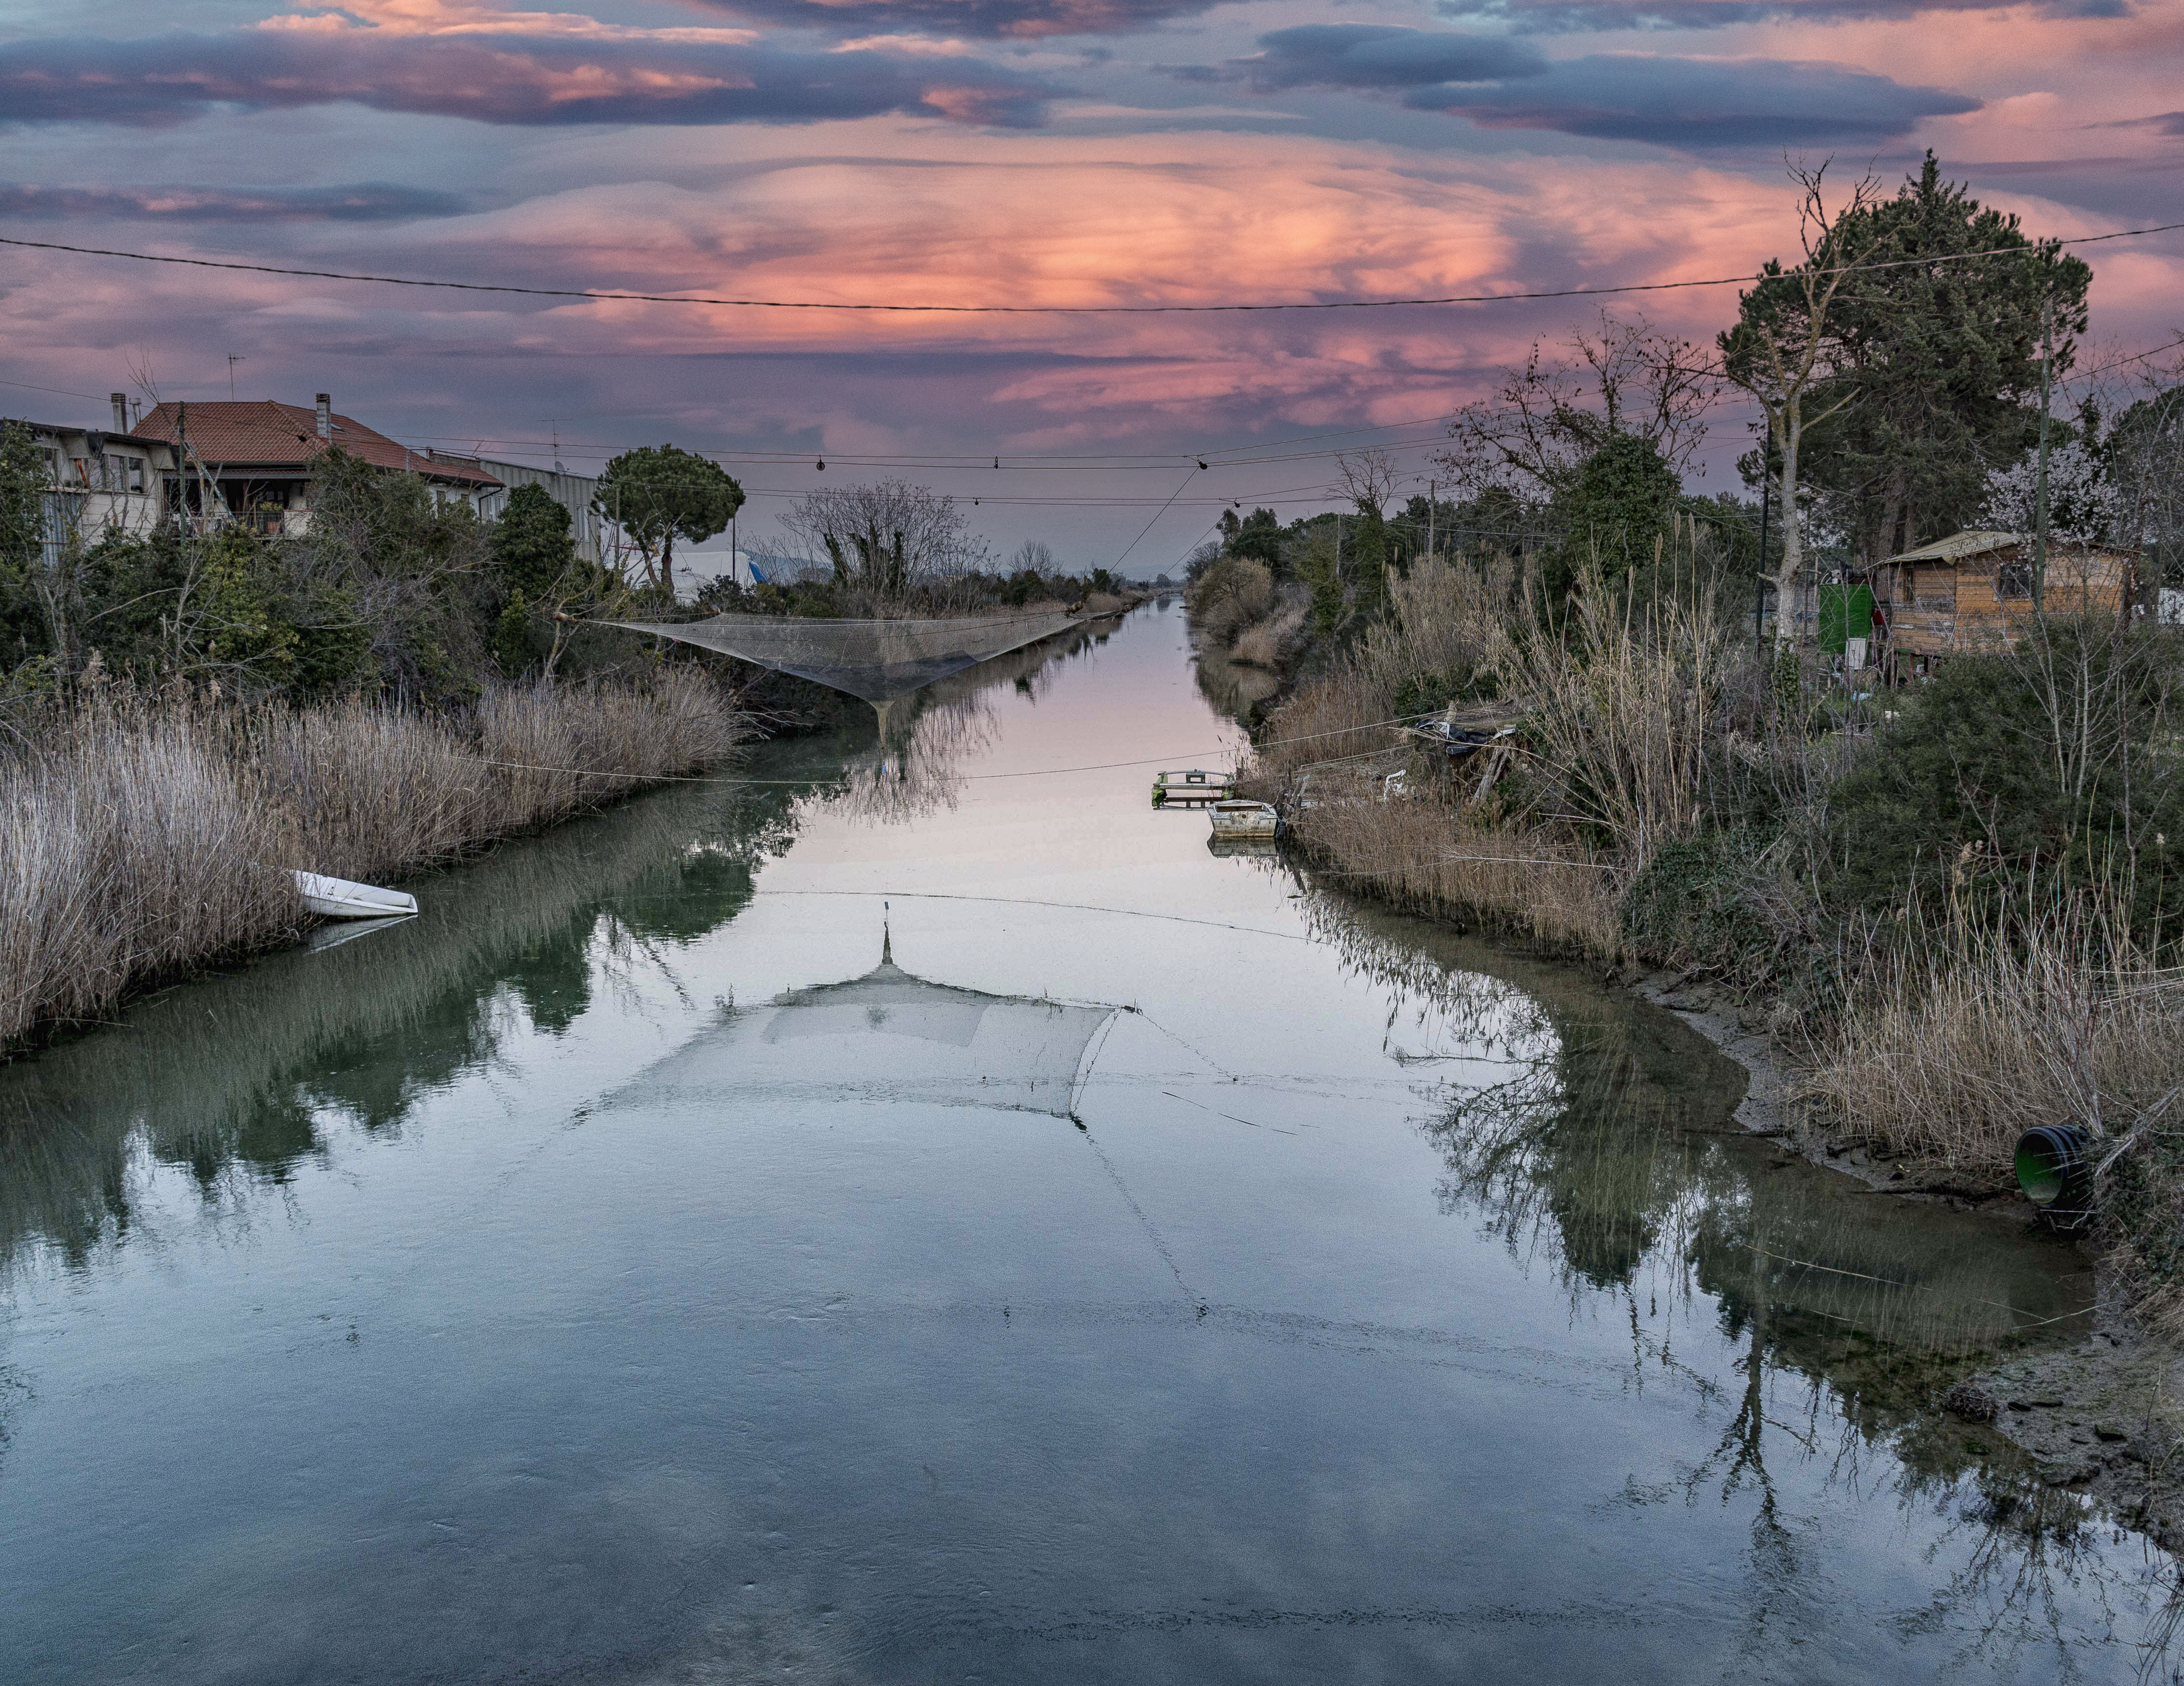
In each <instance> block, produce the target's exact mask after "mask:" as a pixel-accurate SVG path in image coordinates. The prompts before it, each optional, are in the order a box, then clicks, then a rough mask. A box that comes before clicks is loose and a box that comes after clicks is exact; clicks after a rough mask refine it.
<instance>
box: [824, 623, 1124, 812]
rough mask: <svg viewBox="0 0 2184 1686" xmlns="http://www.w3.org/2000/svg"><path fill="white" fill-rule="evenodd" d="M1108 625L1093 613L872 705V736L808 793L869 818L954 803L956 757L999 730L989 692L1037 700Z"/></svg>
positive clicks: (987, 743) (967, 755)
mask: <svg viewBox="0 0 2184 1686" xmlns="http://www.w3.org/2000/svg"><path fill="white" fill-rule="evenodd" d="M1112 627H1113V623H1112V622H1106V621H1095V622H1094V623H1093V624H1092V625H1090V626H1085V627H1082V628H1079V629H1078V630H1077V631H1075V632H1070V633H1067V634H1065V635H1063V636H1061V637H1055V638H1050V639H1048V640H1047V641H1046V642H1045V643H1040V644H1034V645H1032V646H1030V647H1029V648H1025V649H1021V650H1011V652H1009V654H1006V655H1002V656H996V657H995V658H994V659H993V660H991V661H987V662H981V663H980V664H979V665H978V666H976V667H973V668H967V669H966V670H965V671H962V672H961V673H957V674H953V675H950V676H949V677H948V678H946V679H943V680H940V681H939V682H937V683H935V684H932V685H928V686H927V687H925V688H924V689H923V690H922V691H917V692H913V693H911V695H909V696H907V697H905V698H900V700H898V701H896V702H893V703H889V704H884V705H878V706H876V708H875V709H874V712H875V713H876V714H877V716H878V729H877V732H876V734H875V735H874V737H873V739H872V742H871V743H869V744H868V745H867V746H866V747H865V748H861V749H859V750H857V751H855V752H853V753H852V754H850V755H849V757H848V758H847V760H845V761H844V764H843V768H842V776H841V781H840V782H839V783H838V784H830V785H828V786H827V787H826V788H825V789H824V790H823V791H821V792H817V793H814V794H813V795H812V796H811V797H810V798H807V800H808V801H809V803H810V804H812V805H814V806H824V807H826V808H827V809H828V810H830V811H832V812H835V813H842V814H846V815H850V817H851V818H853V819H860V820H865V821H871V822H872V823H873V824H876V825H900V824H905V823H907V822H908V821H913V820H918V819H922V818H923V817H925V816H926V815H930V814H934V813H937V812H939V811H940V810H943V809H950V808H953V807H955V805H956V803H957V801H958V800H960V799H961V796H962V793H963V783H964V776H963V764H964V763H965V762H966V761H967V760H970V759H971V758H972V756H974V755H977V754H981V753H983V751H985V750H986V749H989V748H991V747H992V746H993V744H994V743H995V741H996V740H997V739H998V737H999V736H1000V727H1001V717H1000V714H999V712H998V711H996V709H995V708H994V705H993V704H994V697H995V693H998V692H1000V691H1001V690H1003V689H1008V690H1010V691H1012V692H1013V693H1014V694H1015V695H1017V696H1019V697H1022V698H1028V699H1029V700H1030V701H1031V702H1032V703H1034V704H1037V703H1038V701H1039V698H1042V697H1044V696H1045V695H1046V694H1047V693H1049V692H1050V691H1051V690H1052V689H1053V687H1054V685H1055V682H1056V679H1057V678H1058V677H1059V676H1060V675H1061V672H1062V671H1063V670H1064V669H1065V668H1066V667H1067V665H1068V664H1069V663H1071V662H1073V661H1075V660H1078V659H1082V658H1083V657H1084V655H1086V654H1088V653H1089V652H1090V651H1092V650H1094V649H1096V648H1099V647H1100V645H1102V644H1104V643H1106V642H1107V638H1108V637H1109V634H1110V633H1111V632H1112Z"/></svg>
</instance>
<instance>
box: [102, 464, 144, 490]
mask: <svg viewBox="0 0 2184 1686" xmlns="http://www.w3.org/2000/svg"><path fill="white" fill-rule="evenodd" d="M106 489H107V490H108V491H109V492H126V493H127V494H128V495H129V496H130V497H131V498H142V496H143V495H144V459H143V458H142V457H118V456H117V457H109V458H108V459H106Z"/></svg>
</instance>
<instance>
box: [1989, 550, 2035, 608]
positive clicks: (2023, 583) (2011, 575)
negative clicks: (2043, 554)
mask: <svg viewBox="0 0 2184 1686" xmlns="http://www.w3.org/2000/svg"><path fill="white" fill-rule="evenodd" d="M1994 594H1995V595H1996V596H1997V598H2001V599H2002V601H2003V602H2004V603H2010V602H2023V601H2025V600H2026V599H2028V598H2031V595H2032V564H2031V560H2030V559H2026V558H2023V557H2018V558H2013V559H2011V560H2009V561H2007V562H2004V563H2003V565H2001V566H2000V567H1999V568H1997V569H1996V570H1995V575H1994Z"/></svg>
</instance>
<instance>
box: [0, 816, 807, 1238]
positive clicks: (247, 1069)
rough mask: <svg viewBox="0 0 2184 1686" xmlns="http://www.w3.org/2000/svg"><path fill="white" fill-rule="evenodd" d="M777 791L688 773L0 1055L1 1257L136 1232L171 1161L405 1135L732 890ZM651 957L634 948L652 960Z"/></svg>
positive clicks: (246, 1163) (261, 1171)
mask: <svg viewBox="0 0 2184 1686" xmlns="http://www.w3.org/2000/svg"><path fill="white" fill-rule="evenodd" d="M793 794H794V792H793V790H780V789H770V788H766V787H760V788H755V789H753V788H736V787H719V786H705V785H690V786H684V787H678V788H674V789H670V790H668V791H666V792H662V793H658V794H656V795H654V796H652V797H649V798H645V799H644V800H643V801H640V802H638V803H634V804H631V805H629V806H627V807H626V808H622V809H620V810H616V811H614V812H611V813H608V814H604V815H599V816H596V817H594V818H592V819H589V820H582V821H575V822H573V823H572V824H571V825H569V826H564V827H562V828H561V829H560V830H559V831H557V832H555V833H554V836H553V837H551V838H550V839H541V840H539V841H538V842H537V843H513V844H510V845H507V846H504V847H503V848H501V849H498V850H496V851H494V852H493V854H490V855H488V856H487V857H485V858H484V859H482V860H478V861H476V862H474V863H472V864H471V865H467V866H465V867H464V868H463V869H462V871H461V873H460V877H450V878H448V879H447V880H446V881H445V882H446V893H443V894H437V895H436V894H435V893H433V890H432V888H431V887H430V885H429V883H427V884H426V885H425V886H423V887H422V888H423V893H422V895H421V901H422V903H423V905H424V912H423V913H422V914H421V915H420V916H419V917H417V918H415V919H412V920H408V921H404V922H403V923H402V924H400V925H398V926H393V927H391V928H389V929H387V930H383V931H378V932H371V933H369V934H367V935H365V936H363V937H361V938H358V939H357V940H354V941H350V942H345V943H341V944H340V945H339V946H338V947H336V948H331V949H326V950H324V951H322V952H316V953H314V952H311V951H309V950H306V949H292V950H289V951H287V952H283V953H280V954H270V955H266V956H264V957H262V958H260V959H259V960H254V961H253V962H251V963H250V964H249V965H246V966H243V967H242V968H240V969H238V970H237V971H235V972H233V973H231V974H230V975H228V976H226V977H217V978H214V979H210V980H208V981H206V982H203V983H201V984H197V985H192V987H191V988H188V989H187V990H184V991H179V992H175V993H170V994H169V995H166V996H164V997H160V998H155V999H151V1000H148V1001H146V1002H144V1003H142V1004H139V1005H138V1006H136V1007H135V1008H133V1009H131V1011H130V1012H129V1014H128V1015H127V1020H126V1028H125V1031H120V1032H115V1031H111V1030H109V1031H104V1032H95V1033H93V1034H91V1035H88V1036H85V1037H82V1038H78V1039H76V1040H74V1041H71V1042H69V1043H63V1044H60V1045H58V1046H56V1047H54V1048H51V1049H47V1050H45V1051H44V1052H43V1053H42V1054H37V1055H36V1056H35V1057H32V1058H30V1059H25V1060H19V1061H17V1062H15V1063H14V1064H13V1065H10V1066H5V1067H0V1273H4V1272H7V1271H12V1270H14V1269H16V1268H18V1267H20V1264H21V1262H22V1260H23V1259H24V1257H25V1255H26V1254H28V1253H30V1252H31V1251H33V1250H34V1249H37V1248H39V1247H41V1246H42V1247H44V1248H47V1249H52V1251H53V1255H55V1256H56V1257H57V1258H58V1260H59V1262H60V1263H61V1264H62V1265H63V1266H64V1267H66V1268H77V1269H80V1268H82V1267H83V1266H86V1263H87V1262H88V1261H89V1260H90V1259H91V1257H92V1255H93V1254H94V1253H95V1252H96V1251H97V1249H99V1248H101V1247H102V1246H103V1245H107V1244H112V1243H114V1242H117V1241H119V1240H120V1239H121V1238H123V1237H124V1236H125V1234H126V1233H128V1232H129V1230H130V1228H131V1224H132V1221H133V1219H134V1210H133V1205H132V1199H131V1185H132V1182H135V1181H136V1180H137V1179H139V1178H140V1177H142V1175H143V1174H144V1173H145V1172H146V1171H148V1169H150V1168H151V1167H153V1166H162V1165H164V1166H178V1167H182V1168H185V1169H187V1171H188V1172H189V1174H190V1175H191V1177H193V1178H194V1179H195V1181H196V1182H197V1184H198V1188H199V1189H200V1190H201V1191H202V1193H203V1198H204V1199H206V1200H207V1201H208V1202H209V1203H214V1204H218V1203H221V1202H227V1203H230V1204H233V1203H235V1202H237V1201H239V1199H240V1198H241V1197H242V1195H243V1194H245V1193H247V1192H248V1190H249V1189H251V1188H262V1187H264V1186H266V1185H269V1184H270V1185H278V1184H281V1183H283V1182H287V1180H288V1179H289V1178H290V1177H292V1175H293V1173H294V1171H295V1169H296V1167H297V1166H298V1165H299V1164H300V1163H301V1162H303V1161H304V1160H307V1159H312V1158H316V1157H319V1156H320V1155H323V1154H324V1152H325V1150H326V1131H327V1128H328V1127H329V1125H330V1123H331V1122H332V1121H337V1120H339V1121H346V1122H348V1123H353V1124H354V1125H356V1126H358V1127H361V1128H362V1129H364V1130H365V1131H366V1132H370V1133H372V1134H376V1135H387V1134H392V1133H393V1132H396V1131H398V1129H399V1128H400V1127H401V1126H402V1124H403V1122H404V1120H405V1119H406V1117H407V1116H408V1115H409V1111H410V1110H411V1107H412V1106H413V1105H414V1104H415V1099H416V1098H417V1097H418V1096H419V1095H420V1094H422V1093H428V1092H430V1091H432V1090H434V1089H437V1088H443V1087H444V1086H446V1085H447V1084H448V1083H449V1082H453V1081H454V1079H455V1078H456V1077H458V1076H460V1074H461V1073H463V1072H465V1071H470V1070H472V1069H474V1068H476V1067H477V1066H482V1065H486V1064H488V1063H490V1062H491V1061H492V1060H493V1059H494V1058H495V1057H496V1055H497V1052H498V1050H499V1046H500V1044H501V1043H502V1041H503V1039H504V1038H505V1036H506V1035H507V1033H508V1032H509V1031H510V1028H511V1027H515V1026H518V1025H520V1024H522V1023H526V1022H527V1023H528V1024H530V1025H531V1026H532V1027H535V1028H537V1029H538V1030H540V1031H543V1032H545V1033H547V1034H548V1035H550V1036H559V1035H560V1034H562V1033H564V1032H566V1031H567V1029H568V1028H569V1027H570V1026H571V1024H572V1023H574V1021H576V1019H577V1016H578V1015H581V1014H582V1012H583V1011H584V1010H585V1009H586V1007H588V1005H589V1004H591V1001H592V999H593V995H594V993H595V992H597V991H598V990H599V989H601V988H607V989H612V990H617V991H620V992H622V993H625V994H629V993H633V992H632V983H633V977H634V972H635V970H636V968H638V966H639V965H646V969H647V971H649V973H650V974H651V975H652V976H654V977H665V978H666V979H667V980H668V982H670V984H672V982H673V973H674V968H673V966H672V965H671V951H672V949H674V947H675V946H676V945H677V944H679V943H685V942H688V941H690V940H693V939H694V938H698V937H699V936H702V935H703V934H705V932H709V931H711V930H713V929H715V928H716V927H717V926H720V925H721V924H723V923H725V922H726V921H728V920H730V919H732V918H733V917H734V916H735V915H736V914H737V913H738V911H739V910H741V909H742V908H743V907H744V905H746V904H748V903H749V899H750V895H751V881H752V874H753V872H754V871H755V868H756V866H757V865H758V864H759V863H760V861H761V860H763V859H764V858H765V857H766V856H767V855H768V854H779V853H781V852H782V851H783V849H786V847H787V846H788V839H789V837H791V836H792V835H793V823H792V819H791V813H790V810H791V798H792V796H793ZM647 963H649V965H647Z"/></svg>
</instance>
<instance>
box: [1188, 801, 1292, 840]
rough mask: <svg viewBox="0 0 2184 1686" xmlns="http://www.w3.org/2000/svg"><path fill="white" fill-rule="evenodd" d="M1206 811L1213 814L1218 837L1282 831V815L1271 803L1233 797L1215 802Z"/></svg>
mask: <svg viewBox="0 0 2184 1686" xmlns="http://www.w3.org/2000/svg"><path fill="white" fill-rule="evenodd" d="M1206 811H1207V812H1208V813H1210V814H1211V815H1212V816H1213V835H1214V836H1215V837H1220V838H1229V837H1275V836H1278V835H1279V833H1280V831H1281V815H1279V813H1278V812H1276V811H1275V810H1274V807H1273V804H1271V803H1266V802H1251V801H1247V800H1246V799H1245V798H1242V797H1232V798H1229V799H1228V800H1227V801H1224V802H1217V803H1214V804H1212V807H1210V808H1209V809H1208V810H1206Z"/></svg>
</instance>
